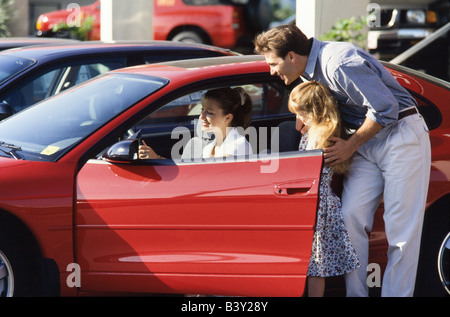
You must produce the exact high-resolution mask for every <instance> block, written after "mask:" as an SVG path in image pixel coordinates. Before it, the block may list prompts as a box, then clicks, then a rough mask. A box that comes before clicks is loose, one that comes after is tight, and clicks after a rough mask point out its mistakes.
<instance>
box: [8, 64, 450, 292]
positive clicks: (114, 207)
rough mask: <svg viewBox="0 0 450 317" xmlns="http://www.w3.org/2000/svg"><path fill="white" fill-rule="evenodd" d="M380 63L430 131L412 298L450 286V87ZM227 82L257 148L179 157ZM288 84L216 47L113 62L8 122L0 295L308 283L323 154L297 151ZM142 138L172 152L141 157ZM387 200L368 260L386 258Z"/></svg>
mask: <svg viewBox="0 0 450 317" xmlns="http://www.w3.org/2000/svg"><path fill="white" fill-rule="evenodd" d="M386 67H387V68H388V70H389V71H390V72H391V73H392V74H393V75H394V76H395V78H397V80H398V81H399V82H400V83H401V84H402V85H403V86H404V87H406V88H407V89H409V90H410V91H411V93H412V94H413V95H414V96H415V98H416V99H417V101H418V109H419V111H420V112H421V113H422V114H423V116H424V117H425V119H426V121H427V123H428V125H429V128H430V130H431V131H430V137H431V145H432V168H431V178H430V187H429V193H428V200H427V206H426V216H425V222H424V230H423V236H422V246H421V248H422V249H421V261H420V264H419V272H418V278H417V286H416V295H420V294H422V295H423V294H425V295H430V294H431V295H442V292H444V293H445V290H444V288H443V287H442V285H441V283H440V280H439V274H438V270H437V267H438V266H437V261H438V253H439V248H440V246H441V245H442V243H443V241H444V239H445V237H446V235H447V233H448V228H449V219H450V218H449V201H450V200H449V198H450V181H449V179H450V165H449V162H450V138H449V131H450V108H449V103H448V100H449V94H450V85H449V84H448V83H444V82H442V81H436V80H434V79H431V78H430V77H427V76H423V75H422V74H420V73H417V72H414V71H411V70H409V69H406V68H402V67H399V66H395V65H390V64H386ZM223 86H231V87H242V88H243V89H244V90H245V91H246V92H248V93H249V94H250V96H251V97H252V100H253V104H254V109H253V117H252V126H251V127H249V128H247V129H246V130H245V131H243V133H245V134H246V135H247V136H248V138H249V142H250V144H251V145H252V147H253V151H254V152H255V153H257V154H254V155H250V156H248V157H245V156H242V157H236V158H234V157H224V158H217V159H214V158H208V159H198V160H193V161H192V160H187V161H185V160H182V159H180V149H182V146H183V144H184V145H185V144H186V143H187V140H189V139H190V138H191V136H197V137H207V136H204V135H200V134H197V135H196V131H197V130H194V126H195V120H196V119H198V118H199V114H200V113H201V111H202V110H201V105H200V104H199V100H200V97H201V96H202V95H203V93H204V92H205V90H208V89H212V88H218V87H223ZM288 95H289V87H286V86H285V85H284V83H283V82H282V81H281V80H280V79H279V78H278V77H276V76H271V75H270V69H269V66H268V65H267V64H266V62H265V60H264V57H263V56H236V57H218V58H208V59H197V60H191V61H189V62H188V61H177V62H172V63H169V65H165V64H157V65H145V66H138V67H130V68H123V69H120V70H115V71H111V72H108V73H107V74H104V75H102V76H98V77H96V78H94V79H92V80H91V81H89V82H86V83H83V84H80V85H77V86H76V87H74V88H72V89H70V90H68V91H65V92H63V93H61V94H59V95H57V96H54V97H52V98H49V99H47V100H44V101H43V102H42V103H40V104H38V105H35V106H33V107H30V108H29V109H27V110H25V111H23V112H21V113H18V114H16V115H14V116H12V117H10V118H8V119H6V120H4V121H3V122H1V123H0V171H1V172H0V295H4V296H12V295H22V296H23V295H42V294H48V293H46V292H49V291H51V293H50V294H52V295H64V296H77V295H96V294H124V293H127V292H128V293H131V294H138V293H141V294H142V293H175V294H213V295H236V296H301V295H302V294H303V291H304V289H305V282H306V273H307V269H308V263H309V259H310V254H311V246H312V240H313V234H314V225H315V219H316V208H317V205H318V185H319V179H320V174H321V170H322V163H323V156H322V151H321V150H313V151H298V143H297V144H296V137H299V133H298V132H297V131H296V130H295V129H294V128H293V126H292V125H291V124H293V123H295V116H294V115H293V114H292V113H290V112H289V110H288V107H287V101H288ZM285 124H287V125H288V127H287V128H286V126H285ZM289 125H291V126H290V127H291V128H289ZM281 127H283V129H284V128H286V130H285V131H281ZM276 128H280V129H276ZM130 134H131V137H128V135H130ZM289 136H293V138H292V139H290V138H289ZM142 140H144V141H145V142H146V143H147V144H148V145H151V146H152V147H153V149H154V150H155V151H156V152H157V153H158V154H160V155H161V156H163V157H165V158H166V159H155V160H140V159H137V149H138V144H139V142H141V141H142ZM289 140H292V144H286V143H287V142H286V141H289ZM199 141H200V142H201V139H200V140H199ZM199 144H200V143H199ZM289 145H290V146H289ZM200 146H201V144H200ZM285 146H286V147H285ZM405 199H408V197H405ZM382 207H383V206H382V205H381V206H380V208H379V209H378V211H377V213H376V216H375V222H374V225H373V229H372V232H371V235H370V259H369V263H376V264H378V265H379V266H380V268H381V269H382V268H383V267H384V266H385V264H386V250H387V247H388V246H387V243H386V236H385V232H384V223H383V217H382V216H383V208H382ZM442 263H443V264H444V269H445V270H448V262H445V261H444V262H442ZM380 274H381V272H380ZM430 292H431V293H430Z"/></svg>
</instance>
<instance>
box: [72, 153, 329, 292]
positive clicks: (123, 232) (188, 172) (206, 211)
mask: <svg viewBox="0 0 450 317" xmlns="http://www.w3.org/2000/svg"><path fill="white" fill-rule="evenodd" d="M268 157H270V156H268ZM255 158H256V156H255ZM272 158H275V154H274V155H273V157H272ZM230 159H231V158H230ZM224 160H225V162H219V163H217V162H209V163H194V164H178V165H177V164H166V165H165V164H161V163H162V162H172V161H169V160H161V161H159V162H157V163H159V164H158V165H156V164H154V163H152V162H151V161H148V164H142V163H140V164H111V163H108V162H105V161H99V160H91V161H89V162H88V163H87V164H86V165H85V166H84V167H83V168H82V169H81V171H80V173H79V175H78V177H77V212H76V241H77V245H76V249H77V252H76V254H77V263H79V264H80V266H81V270H82V272H83V274H84V275H83V279H82V280H83V282H84V283H83V284H82V288H83V287H84V290H86V291H89V290H96V291H101V290H102V289H101V288H102V287H104V285H108V287H109V290H111V287H112V288H113V289H114V290H116V291H136V290H137V289H138V288H139V287H142V288H143V289H139V290H140V291H147V292H164V291H167V287H170V289H171V290H172V292H173V289H176V290H179V291H180V292H189V291H191V292H201V291H204V292H209V293H217V292H220V293H222V294H238V293H239V294H240V295H258V294H259V295H261V294H264V295H299V294H301V291H302V288H303V286H304V281H305V276H306V271H307V267H308V263H309V257H310V252H311V245H312V236H313V229H314V224H315V213H316V206H317V191H318V182H319V177H320V171H321V165H322V156H321V152H320V151H308V152H305V153H298V152H297V153H295V154H291V155H283V156H280V158H279V159H273V160H271V161H270V162H268V161H263V160H256V159H248V160H246V161H242V162H228V161H227V158H225V159H224ZM153 162H154V161H153ZM111 280H115V281H116V282H117V281H120V280H123V282H124V283H114V285H110V284H109V283H108V281H111ZM143 281H146V282H145V283H143ZM250 281H251V283H253V286H251V285H246V282H250ZM211 282H215V283H218V284H211ZM105 283H106V284H105ZM261 283H263V284H266V287H265V288H264V289H262V288H261V286H257V285H259V284H261ZM267 283H269V285H267ZM124 284H126V285H124ZM139 285H141V286H139ZM213 285H216V286H217V288H214V286H213ZM219 285H220V286H219ZM244 285H246V286H245V287H244ZM271 285H272V286H273V287H274V288H272V287H271ZM242 292H243V293H242ZM267 292H269V293H267Z"/></svg>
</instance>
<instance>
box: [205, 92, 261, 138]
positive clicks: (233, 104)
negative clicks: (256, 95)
mask: <svg viewBox="0 0 450 317" xmlns="http://www.w3.org/2000/svg"><path fill="white" fill-rule="evenodd" d="M209 98H211V99H214V100H216V101H218V102H219V104H220V108H221V109H222V111H223V113H224V114H225V115H227V114H229V113H231V114H232V115H233V120H232V121H231V126H232V127H243V128H244V129H246V128H247V127H248V126H250V123H251V120H252V110H253V102H252V99H251V98H250V96H249V95H248V94H247V93H246V92H245V91H244V89H243V88H241V87H236V88H229V87H227V88H218V89H212V90H208V91H207V92H206V93H205V94H204V95H203V99H209Z"/></svg>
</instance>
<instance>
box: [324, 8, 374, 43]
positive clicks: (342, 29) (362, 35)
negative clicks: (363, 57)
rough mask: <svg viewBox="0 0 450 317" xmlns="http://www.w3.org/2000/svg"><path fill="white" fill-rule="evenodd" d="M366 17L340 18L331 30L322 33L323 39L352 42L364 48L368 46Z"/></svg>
mask: <svg viewBox="0 0 450 317" xmlns="http://www.w3.org/2000/svg"><path fill="white" fill-rule="evenodd" d="M366 21H367V18H366V17H363V16H361V17H351V18H348V19H341V20H339V21H338V22H337V23H336V24H335V25H334V26H333V27H332V28H331V30H330V31H329V32H327V33H324V34H322V35H321V36H320V37H319V39H320V40H321V41H340V42H351V43H353V44H355V45H357V46H359V47H361V48H363V49H366V47H367V32H366V30H365V26H366Z"/></svg>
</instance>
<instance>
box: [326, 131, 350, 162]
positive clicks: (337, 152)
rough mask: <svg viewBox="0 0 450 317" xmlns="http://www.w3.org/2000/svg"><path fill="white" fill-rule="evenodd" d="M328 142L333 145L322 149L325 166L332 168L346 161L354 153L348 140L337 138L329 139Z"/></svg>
mask: <svg viewBox="0 0 450 317" xmlns="http://www.w3.org/2000/svg"><path fill="white" fill-rule="evenodd" d="M329 140H330V141H332V142H334V144H333V145H332V146H330V147H327V148H325V149H323V157H324V159H325V164H326V165H327V166H333V165H336V164H339V163H342V162H344V161H345V160H348V159H349V158H350V157H351V156H352V155H353V153H354V152H355V151H356V148H355V147H354V145H353V143H352V142H351V141H350V140H344V139H341V138H337V137H331V138H330V139H329Z"/></svg>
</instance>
